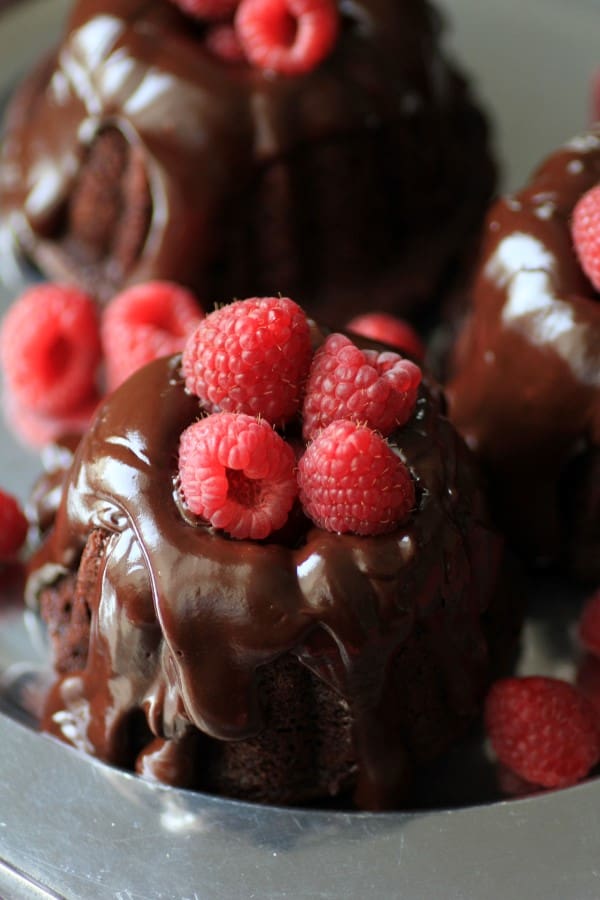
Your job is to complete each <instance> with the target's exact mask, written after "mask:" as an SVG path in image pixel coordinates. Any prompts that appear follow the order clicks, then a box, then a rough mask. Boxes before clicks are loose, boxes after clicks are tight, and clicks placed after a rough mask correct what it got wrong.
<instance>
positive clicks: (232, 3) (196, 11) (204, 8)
mask: <svg viewBox="0 0 600 900" xmlns="http://www.w3.org/2000/svg"><path fill="white" fill-rule="evenodd" d="M172 2H173V3H174V4H175V6H178V7H179V8H180V9H181V10H182V11H183V12H184V13H185V14H186V15H188V16H193V17H194V18H195V19H226V18H227V16H230V15H231V14H232V13H233V12H235V10H236V9H237V6H238V3H239V0H172Z"/></svg>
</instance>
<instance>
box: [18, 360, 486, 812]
mask: <svg viewBox="0 0 600 900" xmlns="http://www.w3.org/2000/svg"><path fill="white" fill-rule="evenodd" d="M179 362H180V360H179V357H173V358H170V359H167V360H160V361H157V362H155V363H153V364H151V365H150V366H149V367H146V368H145V369H143V370H141V372H139V373H137V374H136V375H135V376H134V377H133V378H132V379H130V380H129V381H128V382H127V383H126V384H125V385H124V386H123V387H122V388H120V389H119V390H118V391H116V392H115V394H114V395H113V396H112V398H109V399H108V400H107V401H106V402H105V404H104V406H103V407H102V408H101V410H100V412H99V414H98V417H97V419H96V421H95V424H94V425H93V426H92V428H91V430H90V431H89V433H88V434H87V435H86V436H85V437H84V439H83V440H82V443H81V445H80V447H79V449H78V450H77V452H76V454H75V458H74V464H73V467H72V469H71V471H70V474H69V475H68V478H67V481H66V486H65V491H64V494H63V500H62V503H61V505H60V507H59V509H58V514H57V517H56V522H55V526H54V529H53V531H52V532H51V533H50V535H49V537H48V539H47V540H46V542H45V543H44V544H43V545H42V548H41V550H40V551H39V552H38V554H37V555H36V556H35V557H34V559H33V562H32V565H31V572H30V577H29V582H28V599H29V602H30V604H31V605H32V606H34V607H36V606H37V598H38V596H39V591H40V589H41V588H43V586H44V585H45V584H52V583H53V582H54V581H56V579H57V578H60V576H61V575H62V574H66V573H69V572H70V571H76V570H77V567H78V565H79V559H80V555H81V553H82V550H83V548H84V545H85V543H86V540H87V538H88V535H89V534H90V532H91V531H92V530H93V529H102V530H103V531H104V532H105V533H106V534H107V541H106V545H105V552H104V553H103V555H102V557H101V559H100V564H99V570H98V574H97V577H96V579H95V586H94V588H93V596H90V597H89V598H88V603H89V606H90V609H91V629H92V630H91V637H90V649H89V656H88V661H87V665H86V668H85V669H84V670H83V671H80V672H74V673H70V674H68V675H65V676H63V677H61V678H59V679H58V681H57V682H56V685H55V687H54V689H53V691H52V693H51V694H50V696H49V699H48V703H47V709H46V715H45V721H44V723H43V724H44V727H45V728H47V729H48V730H50V731H52V732H53V733H55V734H57V735H58V736H59V737H61V738H62V739H63V740H67V741H69V742H70V743H72V744H74V745H75V746H78V747H80V748H82V749H84V750H86V751H87V752H91V753H93V754H95V755H98V756H99V757H101V758H103V759H106V760H108V761H112V762H121V761H122V755H120V747H119V740H120V737H119V735H120V734H121V733H122V729H121V725H122V722H123V720H124V717H126V716H127V715H128V714H129V713H131V712H132V711H135V710H142V711H143V714H144V716H145V719H146V721H147V723H148V725H149V727H150V730H151V732H152V734H153V735H155V736H156V740H154V741H153V742H152V746H151V751H152V752H151V753H150V756H148V755H144V754H143V755H142V758H141V759H139V760H138V767H140V768H142V769H143V771H144V772H145V773H146V774H153V775H155V776H156V775H158V777H167V780H169V781H171V783H180V784H181V783H182V778H181V777H180V776H181V773H182V772H184V771H185V769H186V766H187V767H189V765H190V751H188V750H186V740H187V739H188V738H189V735H190V728H191V726H195V728H198V729H200V730H201V731H202V732H204V733H206V734H207V735H210V736H211V737H213V738H217V739H219V740H225V741H227V740H243V739H245V738H248V737H249V736H252V735H254V734H256V733H257V732H259V731H260V729H261V727H262V725H263V722H262V715H261V699H260V696H259V694H258V684H259V676H260V670H261V667H265V666H267V667H268V666H269V664H270V663H272V662H273V661H275V660H277V659H279V658H281V657H283V656H284V655H285V654H291V655H292V656H293V657H294V658H296V659H297V660H298V661H299V662H300V663H301V664H302V665H303V666H305V667H307V668H308V669H309V670H310V671H311V672H313V673H314V674H315V675H316V676H317V678H318V679H320V680H322V681H323V682H325V683H326V684H327V685H329V686H330V687H332V688H333V690H334V691H335V692H336V693H337V694H339V695H340V696H341V697H343V698H344V699H345V701H346V702H347V703H348V706H349V708H350V712H351V715H352V719H353V727H354V744H355V752H356V757H357V767H358V776H357V782H356V793H355V799H356V802H357V803H358V805H360V806H363V807H367V808H369V807H370V808H389V807H393V806H397V805H398V804H399V803H401V802H402V799H403V797H404V791H405V788H406V778H407V764H408V762H407V760H408V759H409V757H410V756H411V754H412V755H413V756H414V757H418V756H419V753H421V754H422V756H424V757H426V756H427V754H428V753H430V755H435V752H439V751H440V749H443V748H444V747H445V746H447V744H448V742H449V741H450V740H452V738H453V737H454V736H456V734H457V733H459V732H460V731H461V730H463V729H464V727H465V725H466V724H468V722H469V721H470V720H471V719H472V717H473V716H474V715H475V714H476V712H477V710H478V707H479V704H480V702H481V696H482V692H483V690H484V689H485V683H486V678H487V675H488V667H489V659H488V646H487V641H486V636H485V635H484V626H483V624H482V617H483V616H484V615H485V611H486V609H487V607H488V604H489V602H490V598H491V595H492V592H493V586H494V583H495V581H496V575H497V570H498V565H499V555H500V543H499V541H498V539H497V537H496V535H495V534H494V533H493V532H491V531H490V530H489V529H488V526H487V524H486V518H485V513H484V511H483V509H482V501H481V496H480V494H479V490H478V486H477V483H476V476H475V474H474V471H473V468H472V464H471V461H470V459H469V457H468V454H467V452H466V450H465V448H464V446H463V444H462V442H461V441H460V440H459V439H458V438H457V436H456V434H455V432H454V431H453V429H452V428H451V426H450V425H449V424H448V422H447V420H446V419H445V418H444V417H443V416H441V415H440V398H439V394H438V391H437V389H436V388H430V387H425V386H424V387H422V389H421V394H420V397H419V400H418V405H417V409H416V412H415V414H414V416H413V418H412V419H411V420H410V422H409V423H408V424H407V425H406V426H404V427H403V428H402V429H400V430H399V431H397V432H396V433H395V434H394V435H393V436H392V437H391V439H390V440H391V442H392V445H393V446H394V447H396V448H397V452H398V453H399V454H400V455H401V456H402V458H403V459H404V460H405V461H406V463H407V465H408V466H409V467H410V470H411V472H412V473H413V476H414V478H415V481H416V487H417V494H418V497H419V501H418V508H417V509H416V510H415V511H414V512H413V514H412V515H411V517H410V520H409V521H408V523H407V524H406V525H404V526H402V527H400V528H398V529H397V530H396V531H394V532H392V533H390V534H389V535H384V536H378V537H376V538H361V537H354V536H351V535H337V534H330V533H327V532H324V531H321V530H320V529H317V528H315V527H313V526H311V525H310V523H307V524H306V525H305V526H304V528H300V529H297V530H296V532H295V533H293V534H292V535H291V539H290V540H288V541H287V543H275V542H274V541H273V542H269V541H266V542H261V543H257V542H250V541H234V540H229V539H227V538H226V537H224V536H223V535H221V534H219V533H216V532H215V531H214V530H213V529H212V528H209V527H207V526H205V525H203V524H202V523H199V522H190V521H186V519H188V518H189V517H184V516H183V515H182V512H181V509H180V506H179V504H178V502H177V500H176V490H175V477H176V467H177V448H178V441H179V435H180V434H181V432H182V431H183V430H184V428H185V427H186V426H187V425H188V424H190V422H192V421H193V420H194V419H195V418H196V417H197V415H198V414H199V407H198V401H197V400H196V399H195V398H194V397H192V396H190V395H188V394H187V393H186V392H185V390H184V387H183V383H182V381H181V377H180V374H179ZM416 635H419V639H420V640H421V644H420V645H419V646H421V647H422V648H424V649H423V650H422V651H419V652H421V653H425V654H426V655H431V659H432V660H433V665H434V669H435V672H436V673H437V674H436V679H439V683H440V685H442V686H443V687H441V688H440V690H442V696H443V698H444V699H443V718H444V722H443V724H440V725H438V723H436V722H433V723H429V722H427V721H423V720H422V719H421V718H420V717H421V715H422V712H420V711H419V710H413V711H411V713H410V715H411V723H410V726H411V727H410V728H409V729H408V731H407V730H406V728H405V723H404V722H403V721H402V723H401V722H400V721H399V717H400V716H401V715H406V710H405V709H403V702H404V695H405V693H410V695H411V696H413V697H414V696H415V692H414V690H412V686H410V687H411V690H410V691H409V685H408V684H405V685H404V686H403V685H402V684H398V683H397V680H396V681H394V678H395V677H396V679H397V677H398V676H397V675H396V676H395V675H394V660H395V659H396V658H397V657H399V655H400V654H401V653H402V652H403V649H404V648H408V647H409V644H410V641H411V638H412V637H414V636H416ZM427 663H428V664H430V663H431V660H429V659H428V660H427ZM408 677H409V678H410V680H411V682H412V683H417V684H418V682H419V677H420V676H419V664H418V663H416V664H415V666H414V667H413V666H412V664H411V667H410V669H409V676H408ZM415 679H416V682H415ZM423 690H425V689H424V688H423ZM421 693H422V690H421V688H420V687H419V688H418V689H417V695H418V696H419V697H421ZM420 702H422V703H423V709H424V710H426V713H425V719H426V718H427V712H430V710H429V709H428V708H427V697H426V692H425V694H423V697H422V698H421V700H420ZM411 728H412V729H416V731H420V732H421V733H423V734H424V735H426V745H427V749H423V748H421V749H420V750H419V751H414V743H415V742H414V741H413V742H412V746H411V745H410V744H411V741H410V732H411ZM430 735H431V738H430ZM413 737H414V735H413ZM165 754H166V757H165ZM197 756H198V752H197V749H196V756H195V757H192V759H193V760H195V761H194V762H193V765H201V760H200V761H199V760H198V759H197ZM165 759H166V762H165ZM414 761H416V762H417V763H418V762H419V759H418V758H416V760H414V759H413V762H414ZM165 764H166V765H167V766H168V767H169V775H168V776H165V773H164V772H162V773H161V769H160V767H161V766H162V765H165ZM178 776H179V777H178ZM183 783H185V782H184V781H183Z"/></svg>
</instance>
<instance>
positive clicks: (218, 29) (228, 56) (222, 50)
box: [204, 22, 246, 65]
mask: <svg viewBox="0 0 600 900" xmlns="http://www.w3.org/2000/svg"><path fill="white" fill-rule="evenodd" d="M204 46H205V47H206V49H207V50H208V52H209V53H210V54H211V56H214V57H215V58H216V59H220V60H221V61H222V62H224V63H228V64H229V65H236V64H239V63H243V62H245V61H246V57H245V55H244V51H243V49H242V45H241V44H240V42H239V38H238V36H237V32H236V30H235V29H234V28H233V26H232V25H229V24H228V23H225V22H223V23H220V24H218V25H212V26H211V27H210V28H209V29H208V30H207V32H206V34H205V35H204Z"/></svg>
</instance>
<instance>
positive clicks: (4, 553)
mask: <svg viewBox="0 0 600 900" xmlns="http://www.w3.org/2000/svg"><path fill="white" fill-rule="evenodd" d="M28 527H29V526H28V523H27V519H26V518H25V515H24V514H23V510H22V509H21V507H20V505H19V503H18V502H17V501H16V499H15V498H14V497H13V496H12V495H11V494H7V493H6V492H5V491H3V490H0V560H9V559H12V557H14V556H15V555H16V554H17V553H18V552H19V550H20V549H21V547H22V546H23V544H24V542H25V538H26V537H27V529H28Z"/></svg>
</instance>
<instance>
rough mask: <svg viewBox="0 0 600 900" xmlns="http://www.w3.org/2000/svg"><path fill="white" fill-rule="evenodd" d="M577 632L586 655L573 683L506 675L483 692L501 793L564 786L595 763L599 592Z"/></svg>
mask: <svg viewBox="0 0 600 900" xmlns="http://www.w3.org/2000/svg"><path fill="white" fill-rule="evenodd" d="M578 634H579V640H580V644H581V646H582V648H583V649H584V650H585V651H587V655H585V656H584V657H583V659H582V660H581V662H580V664H579V667H578V671H577V678H576V684H575V685H571V684H569V683H567V682H565V681H561V680H559V679H556V678H548V677H543V676H530V677H526V678H505V679H503V680H501V681H498V682H496V684H494V685H493V686H492V689H491V690H490V692H489V694H488V697H487V700H486V707H485V722H486V728H487V733H488V736H489V738H490V741H491V744H492V747H493V750H494V752H495V754H496V757H497V759H498V761H499V763H500V764H501V769H500V780H501V785H502V786H503V788H504V790H505V791H506V792H509V793H513V794H514V793H517V794H523V793H530V792H532V791H535V790H539V789H540V788H558V787H567V786H569V785H573V784H576V783H577V782H578V781H580V780H581V779H582V778H585V777H586V776H587V775H588V774H589V773H590V771H591V770H592V769H593V768H594V766H596V765H597V764H598V762H600V591H597V592H596V593H595V594H594V595H593V596H592V597H591V598H590V599H589V601H588V602H587V604H586V605H585V607H584V609H583V612H582V614H581V617H580V620H579V627H578Z"/></svg>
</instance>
